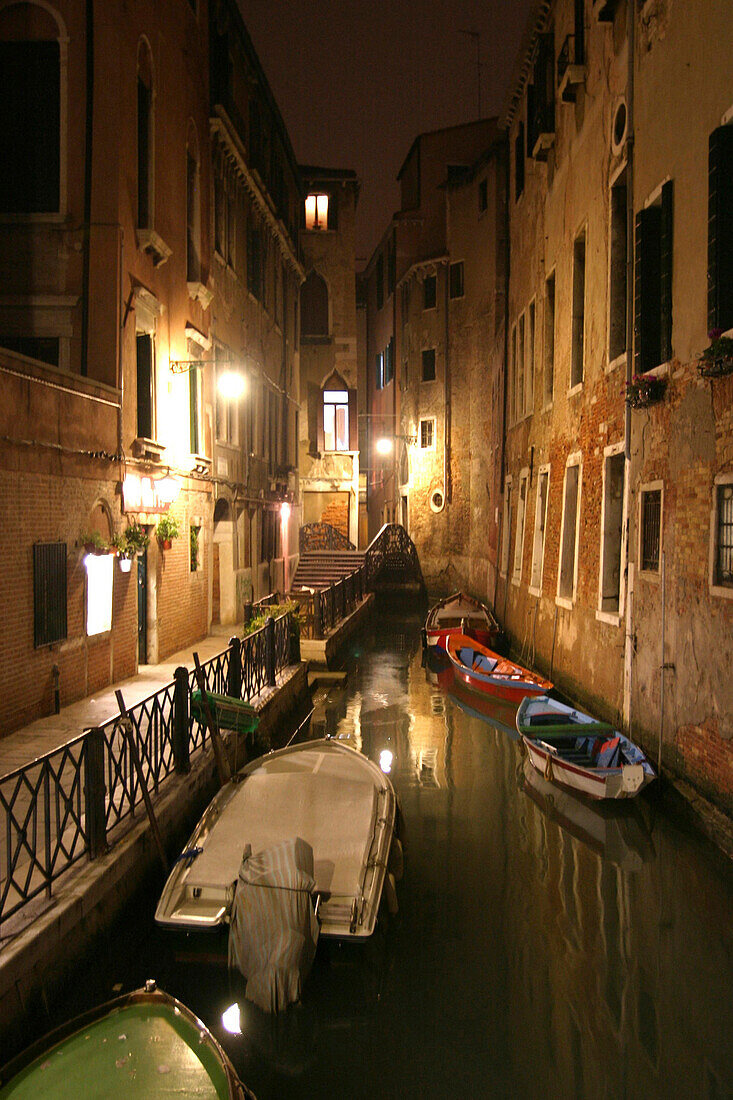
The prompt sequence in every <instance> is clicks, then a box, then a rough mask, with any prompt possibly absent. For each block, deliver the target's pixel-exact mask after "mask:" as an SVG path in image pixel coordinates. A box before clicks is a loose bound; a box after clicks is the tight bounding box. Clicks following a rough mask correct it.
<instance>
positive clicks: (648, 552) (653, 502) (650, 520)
mask: <svg viewBox="0 0 733 1100" xmlns="http://www.w3.org/2000/svg"><path fill="white" fill-rule="evenodd" d="M639 510H640V526H641V530H640V536H639V568H640V569H641V570H643V571H644V572H648V573H658V572H659V562H660V556H659V555H660V541H661V530H662V489H661V487H660V488H657V487H656V486H655V487H653V488H647V489H642V491H641V495H640V499H639Z"/></svg>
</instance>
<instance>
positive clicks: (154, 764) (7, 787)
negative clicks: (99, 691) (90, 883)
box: [0, 612, 300, 931]
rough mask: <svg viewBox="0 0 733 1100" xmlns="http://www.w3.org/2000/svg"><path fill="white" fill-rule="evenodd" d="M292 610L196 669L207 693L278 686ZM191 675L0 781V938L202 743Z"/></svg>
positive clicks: (256, 691) (290, 654) (100, 848)
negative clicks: (13, 918)
mask: <svg viewBox="0 0 733 1100" xmlns="http://www.w3.org/2000/svg"><path fill="white" fill-rule="evenodd" d="M297 638H298V630H297V624H296V623H295V621H294V616H293V613H292V612H286V613H284V614H283V615H280V616H279V617H278V618H277V619H272V618H270V619H268V620H267V622H266V624H265V626H263V627H261V628H260V629H259V630H257V631H255V632H254V633H253V634H250V635H248V636H247V637H246V638H244V639H237V638H234V639H232V641H231V643H230V646H229V648H228V649H226V650H224V651H223V652H222V653H219V654H217V655H216V656H215V657H213V658H212V659H211V660H210V661H207V662H206V663H205V664H203V665H202V666H201V670H202V672H203V676H204V680H205V683H206V687H207V689H208V690H209V691H212V692H215V693H216V694H227V695H235V696H236V697H237V698H241V699H244V700H246V701H247V702H251V701H252V700H253V699H254V698H256V697H257V696H258V695H260V694H261V693H262V692H263V691H264V690H265V689H267V688H272V687H273V686H274V685H275V683H276V678H277V672H278V671H280V670H282V669H283V668H285V667H287V666H288V665H290V664H294V663H297V662H298V661H299V660H300V652H299V647H298V644H297ZM196 686H197V685H196V678H195V673H194V672H193V671H189V670H188V669H185V668H181V669H178V670H177V671H176V679H175V680H174V682H173V683H170V684H166V685H165V686H164V687H162V688H161V689H160V690H159V691H157V692H155V693H154V694H153V695H150V696H149V697H148V698H147V699H143V700H142V701H141V702H139V703H136V704H134V706H131V707H130V708H129V709H128V710H127V715H126V718H121V717H120V716H119V715H118V716H117V717H115V718H111V719H110V720H109V721H108V722H105V723H104V725H102V726H99V727H96V728H94V729H90V730H87V731H86V732H85V733H83V734H81V735H80V736H79V737H76V738H74V739H73V740H72V741H69V742H68V743H67V744H65V745H63V746H61V747H60V748H58V749H55V750H54V751H53V752H50V753H47V754H46V755H44V756H41V757H39V758H38V759H36V760H34V761H32V762H31V763H29V764H25V765H23V766H22V767H20V768H16V770H15V771H13V772H10V773H8V774H7V775H4V776H2V777H0V828H1V829H2V837H1V838H0V931H1V930H2V929H1V926H2V922H4V921H7V920H8V919H9V918H10V917H11V916H13V915H14V914H17V913H18V912H19V911H20V910H21V909H22V908H23V907H24V906H26V905H27V904H28V903H29V902H31V901H32V900H33V899H35V898H38V897H40V896H41V895H44V894H45V895H46V897H50V896H51V889H52V884H53V883H54V882H55V881H56V880H57V879H58V878H59V876H60V875H61V874H63V872H64V871H67V870H68V869H69V867H71V866H72V865H73V864H74V863H76V862H77V861H78V860H79V859H81V858H82V857H83V856H87V857H89V858H90V859H94V858H96V857H97V856H99V855H101V854H102V853H103V852H104V851H106V850H107V847H108V845H109V843H110V840H111V838H110V833H111V831H112V830H113V829H115V827H116V826H118V825H120V824H121V823H124V822H125V821H126V820H127V819H128V818H131V817H132V815H133V814H134V813H135V811H136V809H137V808H138V807H139V806H140V803H141V802H142V801H143V789H142V784H141V779H140V775H139V774H138V771H137V768H136V767H135V765H134V755H135V750H137V753H136V755H137V757H138V758H139V762H140V767H141V773H142V780H143V781H144V783H145V786H146V787H147V790H148V792H149V793H150V795H151V797H155V795H156V794H158V793H159V792H160V788H161V786H162V784H163V783H164V782H165V780H166V779H167V778H168V777H169V776H170V775H171V774H172V773H173V772H174V771H177V772H186V771H188V768H189V762H190V758H191V756H193V755H196V754H199V753H201V752H202V751H203V750H204V748H205V746H206V739H207V736H208V731H207V730H206V728H205V726H204V725H203V724H202V722H201V721H200V720H199V719H198V718H197V717H195V716H194V714H192V708H191V705H190V703H191V694H192V692H193V691H194V690H196Z"/></svg>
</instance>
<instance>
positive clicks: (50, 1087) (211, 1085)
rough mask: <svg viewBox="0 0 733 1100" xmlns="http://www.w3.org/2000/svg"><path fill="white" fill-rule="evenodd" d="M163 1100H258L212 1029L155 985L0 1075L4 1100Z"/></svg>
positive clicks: (64, 1031) (42, 1045)
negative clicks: (170, 1099)
mask: <svg viewBox="0 0 733 1100" xmlns="http://www.w3.org/2000/svg"><path fill="white" fill-rule="evenodd" d="M162 1095H165V1096H197V1097H207V1098H211V1100H217V1098H218V1100H225V1098H227V1097H229V1098H234V1097H237V1098H238V1100H246V1098H249V1100H254V1094H253V1093H252V1092H250V1091H249V1089H247V1088H245V1086H244V1085H243V1084H242V1082H241V1081H240V1080H239V1077H238V1076H237V1074H236V1071H235V1069H234V1067H233V1065H232V1064H231V1062H230V1061H229V1059H228V1058H227V1056H226V1054H225V1053H224V1051H223V1049H222V1048H221V1047H220V1045H219V1043H217V1041H216V1039H215V1038H214V1036H213V1035H212V1034H211V1032H210V1031H209V1030H208V1028H207V1027H205V1026H204V1024H202V1022H201V1020H199V1019H198V1018H197V1017H196V1016H195V1015H194V1014H193V1012H191V1010H190V1009H188V1008H186V1006H185V1005H184V1004H181V1002H180V1001H178V1000H176V998H175V997H171V996H169V995H168V994H167V993H164V992H163V991H162V990H160V989H157V988H156V986H155V982H152V981H151V982H147V983H146V985H145V988H144V989H138V990H136V991H135V992H134V993H128V994H126V995H125V996H123V997H117V998H115V1000H113V1001H108V1002H107V1003H106V1004H103V1005H100V1006H99V1007H98V1008H95V1009H92V1010H91V1011H90V1012H86V1013H85V1014H84V1015H82V1016H78V1017H77V1018H76V1019H74V1020H72V1021H70V1022H69V1023H67V1024H64V1025H63V1026H62V1027H60V1028H57V1029H56V1030H55V1031H52V1032H51V1033H50V1034H49V1035H47V1036H45V1037H44V1038H43V1039H40V1040H39V1041H38V1042H37V1043H34V1045H33V1046H31V1047H29V1048H28V1050H26V1051H24V1052H23V1053H22V1054H20V1055H18V1057H17V1058H14V1059H13V1061H12V1062H9V1063H8V1065H7V1066H5V1068H4V1069H3V1070H1V1071H0V1096H1V1097H3V1100H5V1098H6V1097H7V1098H8V1100H9V1098H10V1097H12V1100H26V1098H28V1100H30V1098H33V1100H36V1098H37V1097H39V1096H43V1097H45V1098H53V1097H72V1096H73V1097H85V1098H90V1097H99V1098H102V1097H105V1098H106V1097H120V1098H123V1097H124V1100H135V1098H136V1097H140V1098H141V1100H142V1098H145V1100H147V1098H149V1097H151V1096H162Z"/></svg>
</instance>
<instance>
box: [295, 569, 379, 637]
mask: <svg viewBox="0 0 733 1100" xmlns="http://www.w3.org/2000/svg"><path fill="white" fill-rule="evenodd" d="M366 592H367V584H366V568H365V566H363V565H361V566H360V567H359V568H358V569H355V570H354V571H353V572H352V573H347V574H346V576H344V577H342V578H341V579H340V580H338V581H334V582H333V583H332V584H330V585H328V586H327V587H326V588H317V589H307V590H300V591H297V592H289V593H288V599H290V600H294V601H295V602H296V603H297V604H298V609H299V619H300V633H301V635H302V637H304V638H325V637H326V635H327V634H328V632H329V631H330V630H333V628H334V627H335V626H337V625H338V624H339V623H340V622H341V621H342V620H343V619H345V618H346V617H347V616H348V615H350V614H351V612H352V611H353V610H354V609H355V607H356V606H357V604H359V603H360V602H361V601H362V600H363V599H364V596H365V595H366Z"/></svg>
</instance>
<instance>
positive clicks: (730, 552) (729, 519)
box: [715, 485, 733, 586]
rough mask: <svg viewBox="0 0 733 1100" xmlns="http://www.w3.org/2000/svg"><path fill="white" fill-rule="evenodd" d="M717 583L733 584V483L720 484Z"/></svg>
mask: <svg viewBox="0 0 733 1100" xmlns="http://www.w3.org/2000/svg"><path fill="white" fill-rule="evenodd" d="M717 505H718V507H717V539H716V542H717V554H716V562H715V581H716V584H720V585H729V586H733V485H719V486H718V500H717Z"/></svg>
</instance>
